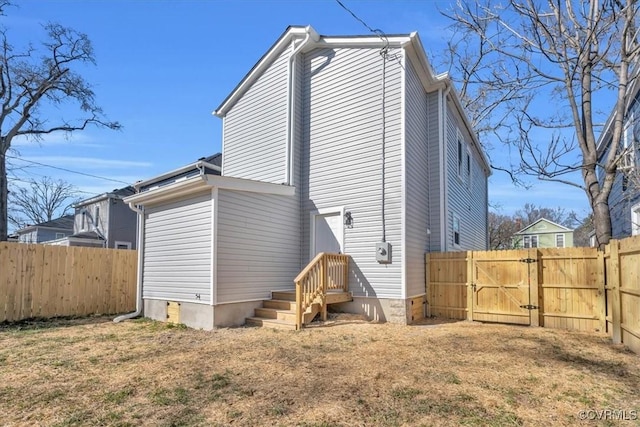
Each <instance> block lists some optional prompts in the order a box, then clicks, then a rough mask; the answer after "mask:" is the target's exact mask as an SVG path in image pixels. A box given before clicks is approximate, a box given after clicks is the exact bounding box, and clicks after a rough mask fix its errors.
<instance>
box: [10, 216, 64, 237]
mask: <svg viewBox="0 0 640 427" xmlns="http://www.w3.org/2000/svg"><path fill="white" fill-rule="evenodd" d="M33 227H41V228H58V229H67V230H73V215H65V216H61V217H60V218H55V219H52V220H51V221H45V222H41V223H39V224H33V225H28V226H26V227H24V228H22V229H20V230H18V231H17V232H18V233H20V232H21V231H23V230H26V229H27V228H33Z"/></svg>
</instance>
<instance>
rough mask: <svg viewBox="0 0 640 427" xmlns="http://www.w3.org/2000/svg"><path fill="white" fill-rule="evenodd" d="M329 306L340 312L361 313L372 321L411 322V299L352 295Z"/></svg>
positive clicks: (404, 323) (402, 323)
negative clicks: (348, 300) (351, 297)
mask: <svg viewBox="0 0 640 427" xmlns="http://www.w3.org/2000/svg"><path fill="white" fill-rule="evenodd" d="M330 308H331V310H332V311H336V312H340V313H353V314H363V315H364V316H365V317H366V318H367V320H370V321H374V322H389V323H396V324H400V325H406V324H409V323H411V300H403V299H383V298H364V297H353V301H350V302H343V303H340V304H332V305H330Z"/></svg>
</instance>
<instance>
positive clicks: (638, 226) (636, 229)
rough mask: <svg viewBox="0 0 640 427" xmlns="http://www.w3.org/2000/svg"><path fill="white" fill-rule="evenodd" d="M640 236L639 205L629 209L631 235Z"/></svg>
mask: <svg viewBox="0 0 640 427" xmlns="http://www.w3.org/2000/svg"><path fill="white" fill-rule="evenodd" d="M639 234H640V204H638V205H635V206H633V207H632V208H631V235H632V236H637V235H639Z"/></svg>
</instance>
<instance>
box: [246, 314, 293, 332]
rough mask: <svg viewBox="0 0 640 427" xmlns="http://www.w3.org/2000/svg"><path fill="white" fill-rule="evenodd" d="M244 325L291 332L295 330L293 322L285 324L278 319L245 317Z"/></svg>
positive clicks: (285, 322)
mask: <svg viewBox="0 0 640 427" xmlns="http://www.w3.org/2000/svg"><path fill="white" fill-rule="evenodd" d="M245 324H246V325H247V326H261V327H263V328H273V329H287V330H293V331H295V329H296V324H295V322H287V321H284V320H278V319H265V318H263V317H247V320H246V321H245Z"/></svg>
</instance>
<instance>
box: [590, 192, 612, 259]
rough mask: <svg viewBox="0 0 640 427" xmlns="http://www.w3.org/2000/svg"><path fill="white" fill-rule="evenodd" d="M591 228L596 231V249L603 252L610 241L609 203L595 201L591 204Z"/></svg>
mask: <svg viewBox="0 0 640 427" xmlns="http://www.w3.org/2000/svg"><path fill="white" fill-rule="evenodd" d="M593 226H594V227H595V231H596V247H597V248H598V249H600V250H604V247H605V245H607V244H608V243H609V240H611V213H610V212H609V202H608V201H600V200H598V199H596V200H595V202H594V204H593Z"/></svg>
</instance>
